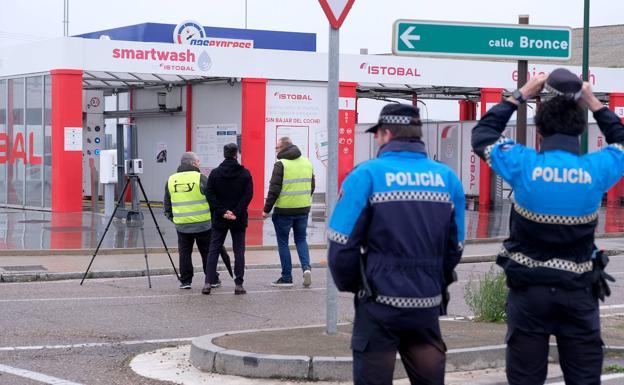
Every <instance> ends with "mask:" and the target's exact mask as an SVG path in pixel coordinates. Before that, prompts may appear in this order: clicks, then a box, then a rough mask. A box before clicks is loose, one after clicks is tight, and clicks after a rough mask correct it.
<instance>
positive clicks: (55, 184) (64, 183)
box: [50, 69, 82, 212]
mask: <svg viewBox="0 0 624 385" xmlns="http://www.w3.org/2000/svg"><path fill="white" fill-rule="evenodd" d="M50 73H51V75H52V211H53V212H74V211H82V151H80V150H78V151H74V150H66V148H65V130H66V127H80V128H82V71H81V70H60V69H59V70H52V71H50Z"/></svg>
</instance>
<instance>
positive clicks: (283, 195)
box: [275, 156, 313, 209]
mask: <svg viewBox="0 0 624 385" xmlns="http://www.w3.org/2000/svg"><path fill="white" fill-rule="evenodd" d="M279 162H282V164H283V165H284V178H283V180H282V191H281V192H280V195H279V197H278V198H277V202H275V207H278V208H283V209H294V208H299V207H310V206H312V172H313V171H312V163H310V160H308V158H306V157H303V156H300V157H299V158H297V159H294V160H290V159H280V160H279Z"/></svg>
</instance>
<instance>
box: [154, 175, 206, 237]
mask: <svg viewBox="0 0 624 385" xmlns="http://www.w3.org/2000/svg"><path fill="white" fill-rule="evenodd" d="M185 171H197V172H201V171H200V170H199V169H198V168H197V167H195V166H191V165H188V164H181V165H180V167H178V170H177V171H176V172H185ZM207 187H208V177H206V175H204V174H202V175H201V176H200V178H199V191H200V192H201V193H202V194H203V195H206V191H207ZM206 200H207V199H206ZM163 210H164V212H165V217H167V219H169V220H170V221H173V212H172V211H171V194H170V193H169V186H168V182H167V183H165V198H164V199H163ZM210 228H211V222H210V221H208V222H200V223H186V224H182V225H176V230H178V231H179V232H181V233H201V232H204V231H207V230H210Z"/></svg>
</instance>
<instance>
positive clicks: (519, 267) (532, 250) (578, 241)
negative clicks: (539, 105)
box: [472, 101, 624, 289]
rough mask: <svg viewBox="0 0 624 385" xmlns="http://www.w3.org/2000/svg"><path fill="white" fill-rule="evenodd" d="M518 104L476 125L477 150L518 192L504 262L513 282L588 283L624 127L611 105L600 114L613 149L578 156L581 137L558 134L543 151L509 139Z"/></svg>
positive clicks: (618, 172) (623, 163) (620, 165)
mask: <svg viewBox="0 0 624 385" xmlns="http://www.w3.org/2000/svg"><path fill="white" fill-rule="evenodd" d="M516 108H517V107H516V105H515V104H513V103H510V102H507V101H504V102H502V103H500V104H498V105H496V106H494V107H492V108H491V109H490V110H489V111H488V112H487V114H485V115H484V116H483V118H482V119H481V121H479V124H478V125H477V126H475V127H474V128H473V130H472V146H473V148H474V151H475V152H476V153H477V154H478V155H479V156H480V157H481V158H482V159H483V160H485V161H486V162H487V163H488V165H490V167H492V169H493V170H494V171H495V172H496V173H497V174H498V175H500V176H501V177H502V178H503V179H504V180H505V181H506V182H507V183H509V185H511V187H512V188H513V191H514V203H513V210H512V211H511V217H510V235H509V238H508V239H507V240H505V242H504V243H503V249H502V250H501V252H500V253H499V255H498V258H497V263H498V264H499V265H500V266H501V267H502V268H503V269H505V273H506V275H507V282H508V284H509V286H511V287H523V286H527V285H548V286H558V287H563V288H566V289H577V288H584V287H587V286H589V285H591V283H592V275H591V271H592V267H593V266H592V261H591V258H592V255H593V253H594V251H595V250H596V247H595V245H594V230H595V228H596V224H597V223H598V209H599V208H600V203H601V200H602V196H603V194H604V193H605V192H606V191H607V190H608V189H609V188H610V187H611V186H612V185H613V184H615V183H616V182H617V181H618V180H619V179H620V178H621V177H622V173H623V172H624V147H623V146H622V143H624V127H623V126H622V124H621V123H620V119H619V118H618V117H617V116H616V115H615V114H614V113H613V112H612V111H610V110H609V109H608V108H606V107H604V108H602V109H600V110H598V111H596V112H594V118H595V119H596V121H597V122H598V125H599V127H600V130H601V131H602V132H603V134H604V135H605V139H606V141H607V143H609V144H610V145H609V146H607V147H606V148H604V149H602V150H601V151H597V152H594V153H591V154H586V155H579V138H578V137H576V136H568V135H563V134H555V135H552V136H549V137H546V138H544V139H543V140H542V142H541V145H540V151H539V152H538V151H535V150H533V149H531V148H527V147H525V146H522V145H520V144H516V143H514V142H513V141H512V140H511V139H509V138H505V137H504V136H502V132H503V131H504V129H505V126H506V124H507V122H508V121H509V118H510V117H511V115H512V114H513V112H514V111H515V110H516Z"/></svg>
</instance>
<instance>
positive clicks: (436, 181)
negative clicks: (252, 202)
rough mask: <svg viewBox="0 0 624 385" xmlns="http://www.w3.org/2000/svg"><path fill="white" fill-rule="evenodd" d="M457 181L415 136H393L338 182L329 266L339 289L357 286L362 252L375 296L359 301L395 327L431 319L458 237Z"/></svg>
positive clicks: (458, 248)
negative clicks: (371, 158)
mask: <svg viewBox="0 0 624 385" xmlns="http://www.w3.org/2000/svg"><path fill="white" fill-rule="evenodd" d="M464 209H465V197H464V191H463V189H462V186H461V182H460V181H459V179H458V178H457V176H456V175H455V174H454V173H453V171H452V170H451V169H450V168H449V167H447V166H446V165H444V164H442V163H438V162H435V161H433V160H431V159H429V158H427V154H426V151H425V145H424V143H423V142H421V141H420V140H414V139H412V140H393V141H390V142H389V143H387V144H385V145H384V146H382V147H381V149H380V150H379V156H378V158H376V159H373V160H370V161H367V162H364V163H362V164H360V165H359V166H358V167H357V168H355V169H354V170H353V171H352V172H351V173H350V174H349V175H348V176H347V178H346V179H345V181H344V183H343V185H342V191H341V198H340V200H339V201H338V204H337V205H336V208H335V210H334V213H333V215H332V217H331V219H330V222H329V229H328V237H329V240H330V242H329V268H330V269H331V273H332V276H333V278H334V281H335V282H336V286H337V287H338V289H339V290H341V291H350V292H353V293H356V292H358V290H360V289H361V288H362V282H361V275H360V270H359V260H360V255H361V254H363V255H364V256H365V258H366V277H367V281H368V282H369V284H370V286H371V288H372V290H373V291H374V292H375V294H376V295H377V298H376V300H375V301H368V302H366V303H365V305H364V306H366V307H367V308H368V311H369V312H370V313H371V314H372V315H373V316H375V317H376V318H378V319H380V320H381V321H383V322H387V323H389V324H393V325H395V326H398V327H404V326H406V325H407V326H409V325H414V318H415V316H416V318H418V319H419V320H420V321H422V322H431V321H432V320H436V322H437V317H438V315H439V314H440V308H439V306H440V303H441V292H442V290H443V288H444V286H445V285H446V284H448V283H450V281H451V277H452V272H453V270H454V268H455V266H456V265H457V263H459V259H460V258H461V254H462V243H463V240H464Z"/></svg>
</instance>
